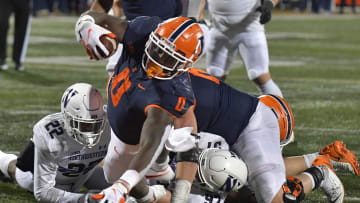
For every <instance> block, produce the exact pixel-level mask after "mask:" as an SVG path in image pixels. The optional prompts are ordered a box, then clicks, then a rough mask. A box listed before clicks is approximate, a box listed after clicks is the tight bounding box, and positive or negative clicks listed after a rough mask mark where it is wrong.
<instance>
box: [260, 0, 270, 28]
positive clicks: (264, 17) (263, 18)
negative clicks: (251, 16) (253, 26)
mask: <svg viewBox="0 0 360 203" xmlns="http://www.w3.org/2000/svg"><path fill="white" fill-rule="evenodd" d="M273 8H274V2H273V1H272V0H264V1H263V2H262V4H261V6H259V7H258V8H257V9H256V11H259V12H260V13H261V15H260V23H261V24H266V23H268V22H269V21H270V20H271V10H272V9H273Z"/></svg>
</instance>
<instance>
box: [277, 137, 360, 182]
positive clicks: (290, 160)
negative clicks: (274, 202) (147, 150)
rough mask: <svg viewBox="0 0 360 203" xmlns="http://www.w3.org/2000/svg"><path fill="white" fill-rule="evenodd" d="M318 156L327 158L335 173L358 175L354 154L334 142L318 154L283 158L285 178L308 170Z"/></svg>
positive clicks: (341, 144)
mask: <svg viewBox="0 0 360 203" xmlns="http://www.w3.org/2000/svg"><path fill="white" fill-rule="evenodd" d="M319 155H325V156H327V157H328V158H329V159H330V161H331V163H332V165H333V167H334V170H335V171H342V172H350V173H352V174H354V175H359V163H358V161H357V157H356V155H355V153H354V152H352V151H351V150H349V149H347V148H346V145H345V144H343V142H341V141H335V142H333V143H331V144H329V145H327V146H325V147H323V148H322V149H321V150H320V151H319V152H316V153H311V154H304V155H302V156H295V157H286V158H284V162H285V166H286V174H287V176H291V175H295V174H298V173H300V172H301V171H304V170H306V169H308V168H310V167H311V166H312V163H313V161H314V160H315V159H316V158H317V157H318V156H319Z"/></svg>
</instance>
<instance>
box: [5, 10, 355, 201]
mask: <svg viewBox="0 0 360 203" xmlns="http://www.w3.org/2000/svg"><path fill="white" fill-rule="evenodd" d="M359 20H360V16H359V15H338V14H337V13H333V14H331V15H329V14H328V13H327V14H320V15H318V14H310V13H308V12H306V13H297V12H293V11H288V10H286V11H284V10H276V11H275V12H274V15H273V20H272V21H271V22H270V23H269V24H267V25H266V33H267V37H268V44H269V53H270V68H271V73H272V77H273V79H274V81H276V83H277V84H278V85H279V86H280V88H281V89H282V91H283V94H284V96H285V98H286V99H287V101H288V102H289V104H290V106H291V107H292V109H293V112H294V116H295V142H294V143H292V144H290V145H289V146H288V147H286V148H285V150H284V154H285V155H287V156H290V155H301V154H304V153H311V152H315V151H318V150H319V149H320V148H321V147H323V146H325V145H326V144H329V143H331V142H333V141H334V140H343V141H344V143H346V144H347V147H348V148H349V149H351V150H353V151H354V152H355V153H356V154H357V156H360V137H359V134H360V127H359V123H360V66H359V64H360V57H359V56H360V46H359V45H360V37H359V34H360V26H359ZM75 22H76V17H75V16H67V17H59V16H46V17H37V18H33V19H32V28H31V36H30V41H29V47H28V54H27V58H26V61H25V71H23V72H16V71H15V70H13V69H11V68H10V69H9V70H7V71H1V72H0V140H1V141H0V149H1V150H2V151H6V152H13V153H18V152H19V151H20V150H21V149H22V147H23V146H24V145H25V143H26V142H27V141H28V139H30V138H31V136H32V126H33V125H34V124H35V123H36V122H37V121H38V120H39V119H41V118H42V117H43V116H45V115H47V114H49V113H53V112H58V111H60V105H59V104H60V97H61V95H62V93H63V91H64V90H65V89H66V87H68V86H69V85H71V84H72V83H75V82H88V83H91V84H93V85H95V86H96V87H97V88H98V89H99V90H101V92H102V93H103V95H104V96H105V95H106V94H105V86H106V80H107V73H106V72H105V64H106V62H105V61H100V62H98V61H90V60H88V57H87V55H86V53H85V51H84V50H83V48H82V46H81V44H79V43H77V42H76V41H75V37H74V32H73V30H74V23H75ZM12 23H13V21H12ZM12 32H13V30H11V31H10V33H9V41H10V43H11V41H12V38H11V37H10V36H12V34H11V33H12ZM8 53H11V46H9V48H8ZM204 59H205V57H203V58H202V59H201V61H200V62H198V63H197V64H196V67H199V68H204V67H205V64H204ZM8 63H9V65H10V67H12V64H11V62H10V61H9V59H8ZM232 68H233V69H232V71H231V73H230V76H229V78H228V80H227V82H228V83H229V84H231V85H232V86H234V87H236V88H239V89H241V90H244V91H246V92H249V93H252V94H257V93H258V92H257V90H256V88H255V86H254V85H253V84H252V83H251V82H250V81H249V80H248V79H247V76H246V72H245V70H244V68H243V65H242V63H241V60H240V59H239V58H237V59H236V60H235V62H234V64H233V66H232ZM340 178H341V180H342V181H343V183H344V186H345V190H346V199H345V202H360V177H355V176H351V175H349V174H345V173H343V174H340ZM0 202H4V203H5V202H6V203H15V202H16V203H25V202H36V201H35V199H34V198H33V196H32V195H31V194H30V193H28V192H25V191H24V190H22V189H21V188H20V187H19V186H17V185H16V184H10V183H2V182H0ZM306 202H326V201H325V196H324V195H323V194H322V193H321V192H316V193H313V194H311V195H309V196H307V197H306Z"/></svg>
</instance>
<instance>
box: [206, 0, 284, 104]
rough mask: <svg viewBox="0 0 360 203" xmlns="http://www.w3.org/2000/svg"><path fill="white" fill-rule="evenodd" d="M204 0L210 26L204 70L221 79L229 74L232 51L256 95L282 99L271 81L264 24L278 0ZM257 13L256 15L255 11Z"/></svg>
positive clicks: (269, 17) (277, 88)
mask: <svg viewBox="0 0 360 203" xmlns="http://www.w3.org/2000/svg"><path fill="white" fill-rule="evenodd" d="M261 2H262V3H261ZM261 2H260V0H242V1H238V0H229V1H226V2H223V1H218V0H208V5H209V14H210V16H211V22H212V27H211V29H210V34H209V35H210V39H209V47H208V52H207V54H206V68H207V71H208V72H209V73H210V74H212V75H213V76H215V77H217V78H220V79H222V80H224V79H225V78H226V77H227V75H228V74H229V72H230V66H231V64H232V62H233V60H234V56H235V54H236V51H239V53H240V56H241V59H242V61H243V63H244V66H245V68H246V70H247V75H248V78H249V79H250V80H252V81H253V82H254V83H255V85H256V87H257V89H258V90H259V92H260V94H274V95H279V96H281V97H282V92H281V90H280V88H279V87H278V86H277V85H276V84H275V82H274V81H273V80H272V79H271V76H270V72H269V53H268V47H267V42H266V36H265V31H264V25H263V24H265V23H267V22H268V21H270V19H271V9H272V8H273V7H274V6H275V5H276V4H277V2H278V0H262V1H261ZM259 11H260V12H259Z"/></svg>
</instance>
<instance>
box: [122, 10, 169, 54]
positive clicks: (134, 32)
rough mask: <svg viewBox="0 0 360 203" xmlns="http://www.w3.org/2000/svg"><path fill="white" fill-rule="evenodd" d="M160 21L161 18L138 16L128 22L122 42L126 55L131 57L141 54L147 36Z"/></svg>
mask: <svg viewBox="0 0 360 203" xmlns="http://www.w3.org/2000/svg"><path fill="white" fill-rule="evenodd" d="M161 21H162V20H161V18H159V17H156V16H152V17H150V16H140V17H137V18H135V19H134V20H132V21H130V23H129V25H128V27H127V29H126V31H125V35H124V40H123V44H124V48H125V49H126V50H127V53H130V54H131V55H136V54H139V53H141V54H142V53H143V52H144V49H145V44H146V42H147V40H148V38H149V34H150V33H151V32H152V31H153V30H155V29H156V28H157V25H158V24H159V23H160V22H161Z"/></svg>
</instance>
